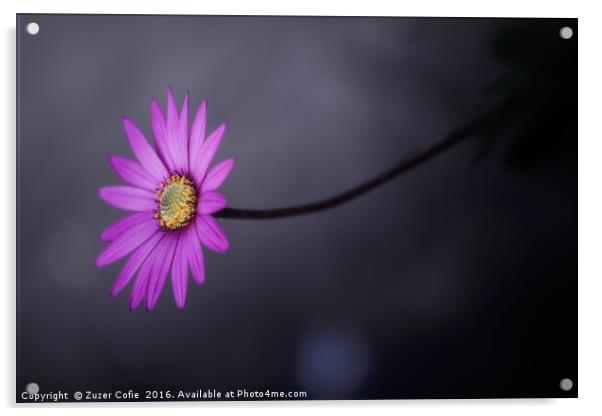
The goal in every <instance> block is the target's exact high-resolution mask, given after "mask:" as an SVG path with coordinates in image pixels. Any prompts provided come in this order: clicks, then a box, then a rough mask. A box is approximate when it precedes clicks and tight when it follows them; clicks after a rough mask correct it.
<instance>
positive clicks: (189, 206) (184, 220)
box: [155, 174, 197, 230]
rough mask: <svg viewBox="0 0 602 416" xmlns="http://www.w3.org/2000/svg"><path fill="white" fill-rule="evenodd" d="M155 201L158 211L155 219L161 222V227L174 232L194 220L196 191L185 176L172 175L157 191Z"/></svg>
mask: <svg viewBox="0 0 602 416" xmlns="http://www.w3.org/2000/svg"><path fill="white" fill-rule="evenodd" d="M157 199H158V200H159V210H158V211H157V213H156V214H155V217H156V218H158V219H159V220H160V221H161V227H163V228H167V229H170V230H176V229H178V228H182V227H185V226H186V225H188V223H189V222H190V220H192V218H194V211H195V208H196V201H197V196H196V190H195V187H194V183H193V182H192V181H191V180H190V179H188V178H187V177H186V176H181V175H175V174H174V175H172V176H171V177H170V178H169V179H167V180H166V181H165V182H163V183H162V184H161V187H160V188H159V190H158V191H157Z"/></svg>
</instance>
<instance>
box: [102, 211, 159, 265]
mask: <svg viewBox="0 0 602 416" xmlns="http://www.w3.org/2000/svg"><path fill="white" fill-rule="evenodd" d="M159 227H160V226H159V223H158V222H157V221H154V220H147V221H145V222H143V223H141V224H138V225H136V226H134V227H132V228H130V229H128V230H127V231H125V232H124V233H123V234H121V235H120V236H119V237H117V238H116V239H115V240H113V241H112V242H111V243H110V244H109V245H108V246H107V247H106V248H105V249H104V250H103V251H102V253H100V255H99V256H98V258H97V259H96V266H98V267H101V266H106V265H107V264H111V263H114V262H116V261H117V260H119V259H120V258H122V257H124V256H126V255H128V254H129V253H130V252H131V251H132V250H134V249H136V248H137V247H139V246H140V245H141V244H142V243H144V242H145V241H146V240H148V239H149V238H150V237H152V235H153V234H155V233H156V232H157V231H159Z"/></svg>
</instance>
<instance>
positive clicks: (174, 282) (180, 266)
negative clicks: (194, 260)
mask: <svg viewBox="0 0 602 416" xmlns="http://www.w3.org/2000/svg"><path fill="white" fill-rule="evenodd" d="M189 230H190V228H188V229H187V230H185V231H184V233H183V235H181V236H180V240H179V242H178V248H177V250H176V253H175V255H174V258H173V264H172V266H171V287H172V289H173V295H174V298H175V300H176V305H177V306H178V309H184V304H185V303H186V290H187V288H188V258H187V254H188V242H189V241H190V239H189V238H188V234H190V231H189ZM193 231H194V230H193Z"/></svg>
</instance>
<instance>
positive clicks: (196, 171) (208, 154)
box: [190, 124, 226, 183]
mask: <svg viewBox="0 0 602 416" xmlns="http://www.w3.org/2000/svg"><path fill="white" fill-rule="evenodd" d="M225 131H226V125H225V124H222V125H220V126H219V127H218V128H217V129H215V130H214V131H213V133H211V134H210V135H209V137H208V138H207V140H206V141H205V142H204V143H203V145H202V146H201V148H200V149H199V151H198V152H197V153H196V155H195V156H194V157H195V159H194V163H192V164H191V165H190V173H191V175H192V178H193V179H194V181H195V182H196V183H201V182H203V179H204V177H205V173H207V168H208V167H209V164H210V163H211V161H212V160H213V157H214V156H215V152H217V149H218V148H219V145H220V143H221V142H222V137H223V136H224V132H225ZM191 160H192V159H191Z"/></svg>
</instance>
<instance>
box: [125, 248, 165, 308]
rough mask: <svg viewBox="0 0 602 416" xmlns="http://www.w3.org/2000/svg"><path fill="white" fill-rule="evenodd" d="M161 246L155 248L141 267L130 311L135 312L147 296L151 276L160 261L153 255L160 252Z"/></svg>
mask: <svg viewBox="0 0 602 416" xmlns="http://www.w3.org/2000/svg"><path fill="white" fill-rule="evenodd" d="M158 248H159V246H158V245H157V246H155V249H154V250H153V252H152V254H151V255H149V256H148V257H147V258H146V261H144V263H143V264H142V267H140V271H139V272H138V276H136V281H135V282H134V287H133V288H132V293H131V295H130V310H132V311H133V310H134V309H136V308H137V307H138V305H140V302H142V299H144V297H145V296H146V290H147V288H148V281H149V278H150V274H151V272H152V270H153V269H154V266H155V263H157V262H158V261H159V260H160V259H159V258H158V257H156V256H154V255H153V254H154V253H155V252H156V251H158Z"/></svg>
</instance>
